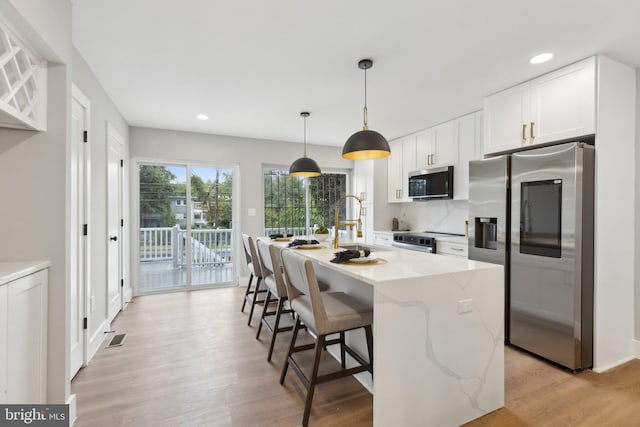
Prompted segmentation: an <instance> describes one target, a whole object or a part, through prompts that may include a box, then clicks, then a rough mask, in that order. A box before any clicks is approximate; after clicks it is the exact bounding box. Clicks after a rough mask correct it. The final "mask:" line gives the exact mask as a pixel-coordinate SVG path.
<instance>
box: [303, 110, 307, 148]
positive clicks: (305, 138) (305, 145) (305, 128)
mask: <svg viewBox="0 0 640 427" xmlns="http://www.w3.org/2000/svg"><path fill="white" fill-rule="evenodd" d="M303 118H304V157H307V117H306V116H303Z"/></svg>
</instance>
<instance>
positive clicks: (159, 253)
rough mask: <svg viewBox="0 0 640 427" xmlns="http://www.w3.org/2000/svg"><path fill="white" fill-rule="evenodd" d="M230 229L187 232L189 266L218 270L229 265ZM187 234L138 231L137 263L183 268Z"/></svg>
mask: <svg viewBox="0 0 640 427" xmlns="http://www.w3.org/2000/svg"><path fill="white" fill-rule="evenodd" d="M231 232H232V230H231V229H215V230H208V229H194V230H191V265H193V266H199V267H204V266H208V267H222V266H225V265H228V264H231ZM186 241H187V231H186V230H181V229H180V227H179V226H178V225H176V226H174V227H150V228H141V229H140V261H141V262H149V261H172V262H173V267H174V268H181V267H184V266H185V265H187V263H188V259H187V251H186V247H185V244H186Z"/></svg>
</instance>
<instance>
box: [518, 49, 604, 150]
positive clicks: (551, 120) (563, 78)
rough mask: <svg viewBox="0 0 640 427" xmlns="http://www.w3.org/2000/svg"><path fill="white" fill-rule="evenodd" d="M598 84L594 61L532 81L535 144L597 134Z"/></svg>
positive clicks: (587, 61)
mask: <svg viewBox="0 0 640 427" xmlns="http://www.w3.org/2000/svg"><path fill="white" fill-rule="evenodd" d="M595 81H596V80H595V58H589V59H588V60H585V61H581V62H579V63H577V64H573V65H570V66H568V67H565V68H562V69H561V70H558V71H555V72H553V73H549V74H547V75H544V76H542V77H540V78H537V79H535V80H532V81H531V101H532V116H531V123H533V131H532V132H531V131H530V134H529V137H531V136H533V138H532V143H533V144H541V143H545V142H550V141H557V140H562V139H567V138H571V137H574V136H581V135H589V134H593V133H595V122H596V120H595V117H596V104H595V100H596V95H595V91H596V85H595Z"/></svg>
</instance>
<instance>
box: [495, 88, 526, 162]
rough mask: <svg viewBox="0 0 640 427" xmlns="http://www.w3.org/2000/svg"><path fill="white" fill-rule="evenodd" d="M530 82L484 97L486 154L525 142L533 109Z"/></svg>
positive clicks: (518, 145)
mask: <svg viewBox="0 0 640 427" xmlns="http://www.w3.org/2000/svg"><path fill="white" fill-rule="evenodd" d="M529 97H530V85H529V83H528V82H527V83H523V84H521V85H518V86H514V87H512V88H510V89H507V90H504V91H502V92H499V93H496V94H495V95H491V96H488V97H486V98H485V100H484V123H485V126H484V148H485V149H484V153H485V154H489V153H496V152H499V151H505V150H513V149H517V148H520V147H522V146H524V145H525V143H526V141H527V134H528V133H527V132H528V127H525V128H524V129H523V125H524V126H527V125H526V124H527V123H528V120H529V110H530V107H529V105H530V101H529Z"/></svg>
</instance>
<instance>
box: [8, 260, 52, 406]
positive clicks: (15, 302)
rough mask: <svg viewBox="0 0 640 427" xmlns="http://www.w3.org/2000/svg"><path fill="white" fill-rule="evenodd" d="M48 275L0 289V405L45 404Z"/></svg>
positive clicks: (35, 275) (33, 276) (37, 274)
mask: <svg viewBox="0 0 640 427" xmlns="http://www.w3.org/2000/svg"><path fill="white" fill-rule="evenodd" d="M48 271H49V270H48V269H44V270H40V271H37V272H35V273H33V274H29V275H27V276H24V277H21V278H18V279H16V280H13V281H10V282H8V283H6V284H4V285H0V287H1V290H0V313H2V320H0V361H1V362H2V366H1V368H0V403H2V402H4V403H11V404H20V403H45V402H46V399H47V286H48V285H47V283H48Z"/></svg>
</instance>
